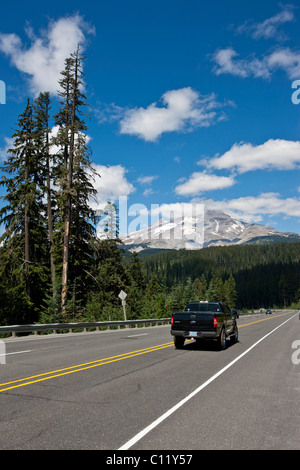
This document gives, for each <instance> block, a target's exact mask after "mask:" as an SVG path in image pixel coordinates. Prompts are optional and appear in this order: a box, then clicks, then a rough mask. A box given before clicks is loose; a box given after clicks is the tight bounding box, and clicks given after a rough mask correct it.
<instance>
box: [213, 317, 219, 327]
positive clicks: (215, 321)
mask: <svg viewBox="0 0 300 470" xmlns="http://www.w3.org/2000/svg"><path fill="white" fill-rule="evenodd" d="M217 326H218V320H217V319H216V317H214V328H217Z"/></svg>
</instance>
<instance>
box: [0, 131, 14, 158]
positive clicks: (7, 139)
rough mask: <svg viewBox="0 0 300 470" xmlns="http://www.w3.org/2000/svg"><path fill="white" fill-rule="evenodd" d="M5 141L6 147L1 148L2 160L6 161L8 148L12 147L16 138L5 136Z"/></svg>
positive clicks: (0, 155) (0, 156)
mask: <svg viewBox="0 0 300 470" xmlns="http://www.w3.org/2000/svg"><path fill="white" fill-rule="evenodd" d="M4 142H5V145H4V147H2V148H0V162H1V161H2V162H4V161H5V160H7V157H8V154H7V151H8V149H10V148H12V147H13V144H14V140H13V139H12V138H10V137H4Z"/></svg>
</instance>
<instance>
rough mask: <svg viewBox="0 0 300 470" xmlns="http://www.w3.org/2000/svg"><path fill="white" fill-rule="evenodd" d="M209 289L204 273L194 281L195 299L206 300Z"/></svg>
mask: <svg viewBox="0 0 300 470" xmlns="http://www.w3.org/2000/svg"><path fill="white" fill-rule="evenodd" d="M206 291H207V281H206V278H205V276H204V274H203V273H202V275H201V278H200V279H199V278H198V277H197V278H196V279H195V281H194V297H195V300H204V299H205V294H206Z"/></svg>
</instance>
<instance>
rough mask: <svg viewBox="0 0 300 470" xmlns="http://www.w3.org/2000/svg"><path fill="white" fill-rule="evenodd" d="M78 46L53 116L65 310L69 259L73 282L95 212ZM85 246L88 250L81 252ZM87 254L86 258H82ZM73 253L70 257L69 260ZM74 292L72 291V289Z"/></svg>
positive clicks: (92, 231)
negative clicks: (56, 129) (57, 169)
mask: <svg viewBox="0 0 300 470" xmlns="http://www.w3.org/2000/svg"><path fill="white" fill-rule="evenodd" d="M83 59H84V58H83V57H82V56H81V54H80V48H79V47H78V48H77V50H76V52H74V53H73V54H71V56H70V57H69V58H67V59H66V61H65V69H64V71H62V73H61V75H62V78H61V80H60V81H59V84H60V87H61V90H60V92H59V95H60V97H61V105H62V106H61V108H60V110H59V112H58V113H57V114H56V115H55V124H56V125H57V126H59V131H58V133H57V137H56V139H55V143H56V145H58V146H59V147H60V149H61V153H60V158H61V165H60V170H59V174H58V183H59V186H60V191H59V195H58V205H59V210H60V216H59V223H60V229H61V232H62V233H63V237H62V238H61V241H62V252H63V254H62V293H61V307H62V311H63V314H65V313H66V302H67V290H68V284H70V282H69V276H70V261H71V262H72V267H73V269H74V271H73V282H75V278H78V273H79V271H80V270H79V268H80V266H82V263H83V265H84V266H82V270H81V271H82V272H85V271H86V268H87V264H88V263H87V259H89V260H90V261H91V259H92V257H91V253H92V251H93V249H94V241H93V236H94V234H95V221H96V214H95V213H94V212H93V211H92V210H91V208H90V207H89V205H88V201H89V199H90V197H91V196H93V195H94V194H95V191H94V188H93V184H92V176H91V174H90V173H91V172H93V169H92V165H91V162H90V159H89V155H88V150H87V145H86V136H85V134H84V133H85V131H86V130H87V126H86V123H85V120H84V118H83V115H84V113H83V111H82V108H83V107H84V106H87V105H86V102H85V101H86V97H85V95H84V94H83V91H82V88H83V72H82V61H83ZM85 249H87V251H84V250H85ZM84 253H86V256H85V258H86V260H85V262H84V259H83V258H81V256H84ZM72 255H73V259H72ZM73 292H74V291H73Z"/></svg>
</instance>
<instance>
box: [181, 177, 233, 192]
mask: <svg viewBox="0 0 300 470" xmlns="http://www.w3.org/2000/svg"><path fill="white" fill-rule="evenodd" d="M234 184H235V181H234V178H233V177H232V176H229V177H228V176H217V175H213V174H209V173H206V172H205V171H204V172H194V173H193V174H192V175H191V176H190V178H189V179H188V180H187V181H186V182H184V183H183V184H180V185H179V186H177V187H176V188H175V192H176V193H177V194H178V195H180V196H196V195H197V194H201V193H203V192H206V191H213V190H217V189H224V188H228V187H230V186H232V185H234Z"/></svg>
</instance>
